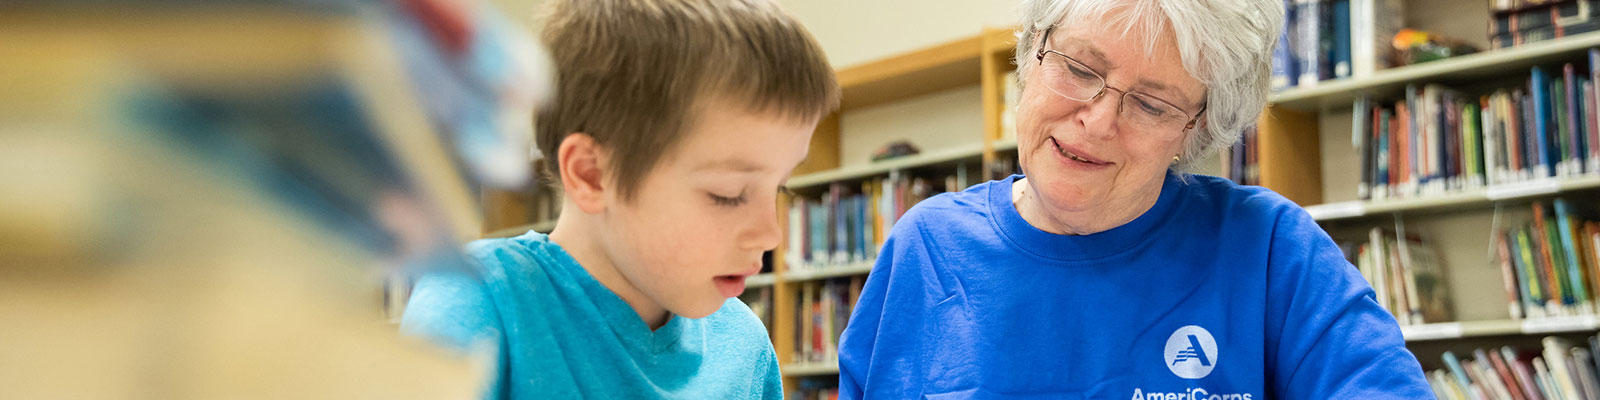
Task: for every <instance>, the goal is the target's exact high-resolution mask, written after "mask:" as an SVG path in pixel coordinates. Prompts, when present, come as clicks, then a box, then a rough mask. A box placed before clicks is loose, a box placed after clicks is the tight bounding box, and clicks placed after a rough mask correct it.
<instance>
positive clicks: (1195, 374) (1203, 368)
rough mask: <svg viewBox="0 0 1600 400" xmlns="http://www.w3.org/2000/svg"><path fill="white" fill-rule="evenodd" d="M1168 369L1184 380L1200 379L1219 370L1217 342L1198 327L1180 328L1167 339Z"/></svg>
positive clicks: (1204, 329)
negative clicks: (1216, 369) (1214, 370)
mask: <svg viewBox="0 0 1600 400" xmlns="http://www.w3.org/2000/svg"><path fill="white" fill-rule="evenodd" d="M1162 354H1164V355H1166V362H1167V369H1170V370H1172V373H1173V374H1174V375H1177V376H1178V377H1179V378H1184V379H1200V378H1204V377H1206V375H1211V370H1212V369H1215V368H1217V361H1218V360H1217V358H1218V357H1217V356H1218V354H1217V340H1216V339H1214V338H1212V337H1211V332H1208V331H1206V328H1201V327H1200V326H1198V325H1189V326H1185V327H1182V328H1178V330H1177V331H1173V332H1172V336H1169V337H1167V349H1166V351H1164V352H1162Z"/></svg>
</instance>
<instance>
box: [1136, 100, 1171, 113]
mask: <svg viewBox="0 0 1600 400" xmlns="http://www.w3.org/2000/svg"><path fill="white" fill-rule="evenodd" d="M1133 103H1134V105H1135V106H1137V107H1139V111H1143V112H1144V113H1145V114H1150V116H1152V117H1164V116H1166V114H1167V112H1166V110H1162V109H1161V107H1157V106H1156V105H1155V104H1151V103H1150V102H1148V101H1145V100H1144V99H1140V98H1138V97H1134V98H1133Z"/></svg>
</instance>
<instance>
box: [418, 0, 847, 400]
mask: <svg viewBox="0 0 1600 400" xmlns="http://www.w3.org/2000/svg"><path fill="white" fill-rule="evenodd" d="M547 7H548V8H547V9H546V12H547V14H546V19H545V21H546V22H545V23H546V25H545V28H544V31H543V34H542V36H543V40H544V42H545V44H546V45H547V46H548V47H549V49H550V52H551V56H552V59H553V60H554V61H555V67H556V70H557V71H558V74H559V79H558V83H557V89H556V96H555V100H554V101H553V102H551V104H548V105H546V106H544V108H542V109H541V110H539V116H538V119H537V123H536V124H537V125H536V127H537V128H538V129H537V142H538V145H539V148H540V149H542V150H543V151H544V152H545V154H546V156H547V159H548V160H550V161H551V162H553V165H552V167H553V168H552V169H553V170H554V172H556V174H557V176H559V178H560V182H561V185H562V187H563V188H564V190H565V191H564V200H563V201H564V204H563V207H562V210H563V211H562V213H561V216H560V217H559V218H558V219H557V221H556V226H555V229H554V230H553V231H552V232H551V233H550V235H548V236H546V235H542V234H539V233H534V232H529V233H528V234H525V235H523V236H520V237H515V238H510V239H496V240H480V241H477V242H474V243H472V244H470V245H469V246H468V251H469V253H470V254H471V255H472V256H473V257H474V258H475V259H477V260H478V261H479V262H478V264H480V265H481V268H480V270H479V271H473V272H456V273H452V272H434V273H431V274H429V275H427V276H424V277H423V278H422V279H421V280H419V282H418V283H417V286H416V289H415V292H414V295H413V297H412V300H411V304H410V305H409V307H408V308H407V311H406V315H405V318H404V321H403V322H402V329H404V330H405V331H406V332H407V333H410V334H417V335H422V336H426V337H430V338H432V339H434V340H436V341H439V342H442V343H445V344H447V345H451V346H455V347H458V348H476V347H478V346H492V347H493V348H496V349H497V350H498V363H497V365H498V369H497V370H496V371H495V374H494V378H493V383H492V384H491V385H490V387H489V390H488V393H487V394H486V396H487V397H491V398H502V397H504V398H533V397H537V398H579V397H587V398H608V399H609V398H634V397H644V398H663V397H666V398H695V399H744V398H763V399H776V398H781V397H782V387H781V385H780V383H779V374H778V364H777V361H776V358H775V356H774V351H773V349H772V345H771V342H769V341H768V338H767V336H766V329H765V328H763V327H762V325H761V322H760V320H758V319H757V318H756V317H755V315H754V314H753V313H751V312H750V310H749V308H747V307H745V305H744V304H743V303H741V302H740V301H739V300H738V299H735V298H732V297H735V296H738V294H739V293H740V292H742V291H743V290H744V279H745V278H746V277H748V276H750V275H753V274H755V273H757V272H759V271H760V269H761V255H762V253H763V252H764V251H766V250H768V249H771V248H773V247H775V246H777V244H778V242H779V240H780V238H781V233H780V228H779V226H778V224H777V209H776V205H775V203H776V196H777V193H778V190H779V187H780V185H782V184H783V181H784V180H785V179H787V176H788V174H789V171H790V170H792V169H793V168H794V167H795V166H796V165H797V164H799V163H800V161H801V160H803V159H804V158H805V154H806V151H807V146H808V143H809V141H810V137H811V131H812V129H813V128H814V127H815V126H816V124H817V122H818V120H819V119H820V118H821V117H822V116H824V115H826V114H827V113H828V112H830V111H832V110H833V109H834V108H835V107H836V106H837V103H838V98H839V93H838V90H839V89H838V85H837V83H836V82H835V80H834V76H833V72H832V69H831V68H830V67H829V66H828V63H827V61H826V59H825V58H824V57H823V55H822V52H821V50H820V48H819V47H818V46H817V44H816V42H815V41H814V40H813V39H812V38H811V36H810V34H808V33H807V32H806V31H805V30H804V29H803V28H802V27H800V25H799V23H798V22H796V21H795V20H794V19H793V18H792V17H790V16H788V15H787V14H784V13H783V12H782V11H781V10H779V9H778V7H777V6H776V5H774V4H772V3H771V2H770V1H767V0H552V1H551V4H549V5H547Z"/></svg>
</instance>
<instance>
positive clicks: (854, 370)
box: [839, 210, 938, 399]
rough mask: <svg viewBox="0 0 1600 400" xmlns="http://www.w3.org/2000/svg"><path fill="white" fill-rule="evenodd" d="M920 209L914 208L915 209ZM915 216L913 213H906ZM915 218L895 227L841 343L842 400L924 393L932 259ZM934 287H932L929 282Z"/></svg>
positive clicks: (901, 222) (911, 395) (898, 396)
mask: <svg viewBox="0 0 1600 400" xmlns="http://www.w3.org/2000/svg"><path fill="white" fill-rule="evenodd" d="M914 211H915V210H914ZM907 216H913V213H907ZM918 225H919V224H917V223H915V218H905V219H902V220H901V221H900V223H897V224H895V227H894V231H893V232H892V233H891V234H890V235H889V238H888V239H887V240H886V241H885V242H884V244H883V250H882V251H879V254H878V260H877V263H876V265H874V266H873V267H872V273H871V274H870V275H868V276H867V282H866V285H865V286H864V287H863V288H862V289H861V296H860V298H859V299H858V300H856V305H855V309H854V311H853V312H852V314H851V315H850V323H849V324H847V325H846V326H845V329H844V334H843V335H842V336H841V337H840V340H839V398H840V399H860V398H882V399H910V398H917V397H918V396H919V394H920V393H921V391H922V383H923V374H924V373H925V370H926V368H924V366H923V365H922V362H923V360H922V356H921V354H922V352H921V350H922V349H923V347H924V345H923V344H924V343H928V342H929V341H931V340H932V339H930V338H927V337H926V336H927V335H930V334H931V332H930V330H929V329H927V328H928V322H929V321H928V315H929V312H930V311H929V310H931V309H932V307H933V306H934V304H932V303H931V302H930V301H929V299H930V298H933V299H934V300H937V298H936V297H934V296H930V293H933V292H934V291H936V290H937V288H938V284H937V283H936V282H937V281H936V280H933V281H930V280H929V278H928V277H929V276H930V274H931V272H930V271H932V270H933V266H932V262H933V260H932V257H930V254H929V253H928V250H927V246H925V245H924V243H923V241H922V237H921V235H920V228H919V227H918ZM930 283H931V284H930Z"/></svg>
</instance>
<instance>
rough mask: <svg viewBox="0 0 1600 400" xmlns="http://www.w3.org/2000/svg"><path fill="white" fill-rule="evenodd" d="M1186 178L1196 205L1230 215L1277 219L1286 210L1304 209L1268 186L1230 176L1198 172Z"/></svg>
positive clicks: (1300, 210)
mask: <svg viewBox="0 0 1600 400" xmlns="http://www.w3.org/2000/svg"><path fill="white" fill-rule="evenodd" d="M1186 180H1187V181H1188V182H1187V183H1185V184H1186V185H1188V187H1189V192H1190V193H1191V198H1192V199H1193V200H1197V201H1195V203H1197V204H1196V205H1197V206H1200V207H1203V208H1208V209H1212V210H1215V211H1219V212H1225V213H1227V214H1229V215H1233V216H1262V217H1272V218H1276V217H1278V216H1280V215H1282V214H1283V213H1286V212H1288V213H1293V212H1300V213H1303V212H1305V211H1304V209H1303V208H1301V207H1300V205H1298V204H1295V202H1294V201H1292V200H1289V199H1288V198H1286V197H1283V195H1281V194H1278V192H1274V191H1272V190H1271V189H1267V188H1265V187H1261V186H1245V185H1239V184H1237V183H1235V182H1233V181H1231V180H1228V179H1224V178H1219V177H1215V176H1209V175H1198V174H1193V175H1189V176H1187V177H1186Z"/></svg>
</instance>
